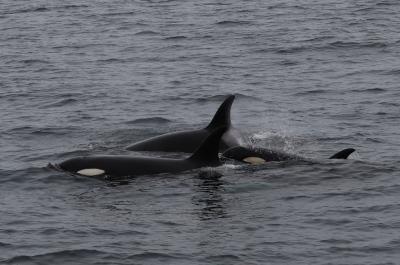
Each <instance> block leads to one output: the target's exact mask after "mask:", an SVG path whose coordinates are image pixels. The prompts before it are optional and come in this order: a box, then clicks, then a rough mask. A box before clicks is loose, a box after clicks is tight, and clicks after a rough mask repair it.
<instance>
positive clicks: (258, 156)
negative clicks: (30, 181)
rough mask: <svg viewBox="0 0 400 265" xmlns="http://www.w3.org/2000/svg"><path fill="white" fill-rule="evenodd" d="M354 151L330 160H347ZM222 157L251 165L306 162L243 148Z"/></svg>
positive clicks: (265, 151) (269, 152) (233, 148)
mask: <svg viewBox="0 0 400 265" xmlns="http://www.w3.org/2000/svg"><path fill="white" fill-rule="evenodd" d="M354 151H355V149H353V148H347V149H344V150H342V151H340V152H338V153H336V154H334V155H333V156H331V157H330V158H329V159H347V157H348V156H349V155H350V154H351V153H353V152H354ZM222 156H223V157H224V158H229V159H234V160H237V161H241V162H246V163H250V164H263V163H265V162H270V161H288V160H305V159H304V158H302V157H300V156H297V155H292V154H288V153H284V152H280V151H275V150H270V149H266V148H255V147H243V146H236V147H232V148H230V149H228V150H226V151H225V152H224V153H223V154H222Z"/></svg>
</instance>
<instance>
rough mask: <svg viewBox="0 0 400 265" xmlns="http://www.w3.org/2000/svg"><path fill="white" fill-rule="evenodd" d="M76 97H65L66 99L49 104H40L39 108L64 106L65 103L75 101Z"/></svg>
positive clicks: (68, 103) (69, 103)
mask: <svg viewBox="0 0 400 265" xmlns="http://www.w3.org/2000/svg"><path fill="white" fill-rule="evenodd" d="M77 101H78V100H77V99H73V98H67V99H62V100H59V101H56V102H53V103H50V104H46V105H43V106H41V107H40V108H41V109H47V108H54V107H62V106H66V105H71V104H73V103H75V102H77Z"/></svg>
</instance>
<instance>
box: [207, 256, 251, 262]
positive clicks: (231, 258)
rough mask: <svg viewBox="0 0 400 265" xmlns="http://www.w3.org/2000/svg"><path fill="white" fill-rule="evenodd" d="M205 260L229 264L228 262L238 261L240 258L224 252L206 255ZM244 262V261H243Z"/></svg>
mask: <svg viewBox="0 0 400 265" xmlns="http://www.w3.org/2000/svg"><path fill="white" fill-rule="evenodd" d="M206 260H207V261H209V262H211V263H214V262H218V263H219V262H221V263H222V264H229V263H230V262H238V261H241V262H242V259H241V258H240V257H238V256H236V255H233V254H225V255H213V256H208V257H207V258H206ZM243 262H244V261H243Z"/></svg>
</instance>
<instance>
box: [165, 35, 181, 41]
mask: <svg viewBox="0 0 400 265" xmlns="http://www.w3.org/2000/svg"><path fill="white" fill-rule="evenodd" d="M184 39H187V37H185V36H172V37H166V38H164V40H184Z"/></svg>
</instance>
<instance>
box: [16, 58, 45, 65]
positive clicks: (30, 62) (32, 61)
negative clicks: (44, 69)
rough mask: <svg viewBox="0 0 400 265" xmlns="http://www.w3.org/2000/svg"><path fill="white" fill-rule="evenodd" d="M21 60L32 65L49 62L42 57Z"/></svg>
mask: <svg viewBox="0 0 400 265" xmlns="http://www.w3.org/2000/svg"><path fill="white" fill-rule="evenodd" d="M21 62H22V63H24V64H29V65H31V64H47V63H49V62H48V61H45V60H40V59H27V60H22V61H21Z"/></svg>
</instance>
